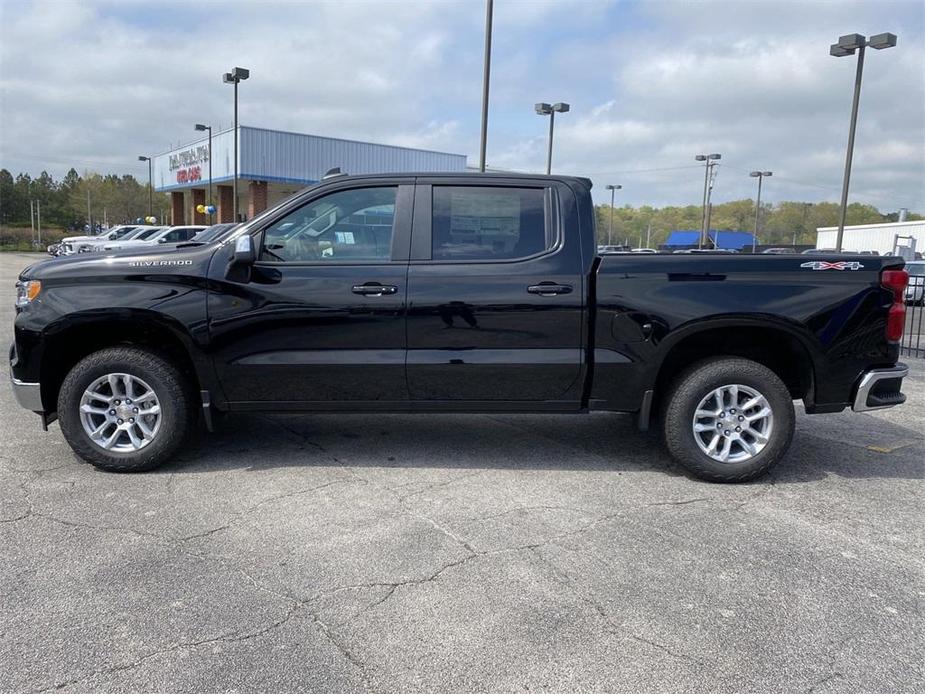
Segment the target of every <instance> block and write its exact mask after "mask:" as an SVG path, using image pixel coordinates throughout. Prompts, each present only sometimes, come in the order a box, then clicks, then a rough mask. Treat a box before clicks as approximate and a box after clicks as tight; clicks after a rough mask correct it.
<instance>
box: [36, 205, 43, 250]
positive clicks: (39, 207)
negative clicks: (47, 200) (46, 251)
mask: <svg viewBox="0 0 925 694" xmlns="http://www.w3.org/2000/svg"><path fill="white" fill-rule="evenodd" d="M35 206H36V208H37V210H36V212H37V216H38V230H39V246H41V245H42V201H41V200H36V201H35Z"/></svg>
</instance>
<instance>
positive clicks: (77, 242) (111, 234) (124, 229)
mask: <svg viewBox="0 0 925 694" xmlns="http://www.w3.org/2000/svg"><path fill="white" fill-rule="evenodd" d="M138 228H139V227H138V226H137V225H130V224H123V225H121V226H116V227H112V228H111V229H108V230H106V231H104V232H102V233H100V234H95V235H92V234H88V235H84V236H66V237H64V238H63V239H61V242H60V243H59V244H58V246H57V248H56V249H55V250H54V253H53V255H73V254H74V253H79V252H80V249H81V248H87V247H89V246H93V245H95V244H98V243H103V242H108V241H115V240H117V239H122V238H126V237H127V236H128V235H129V234H131V233H132V232H133V231H135V230H136V229H138ZM51 252H52V251H51V249H50V248H49V253H51Z"/></svg>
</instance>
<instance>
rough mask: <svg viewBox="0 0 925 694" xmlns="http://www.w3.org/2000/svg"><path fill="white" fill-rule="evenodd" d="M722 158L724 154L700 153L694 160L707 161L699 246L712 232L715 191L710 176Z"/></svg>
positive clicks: (704, 173)
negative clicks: (710, 227) (711, 220)
mask: <svg viewBox="0 0 925 694" xmlns="http://www.w3.org/2000/svg"><path fill="white" fill-rule="evenodd" d="M722 158H723V155H722V154H698V155H696V156H695V157H694V161H702V162H706V163H705V164H704V169H703V215H702V216H701V218H700V220H701V221H700V241H699V243H698V244H697V248H703V244H704V243H705V242H706V238H707V234H709V233H710V229H709V224H710V195H711V193H712V192H713V184H712V183H710V176H711V174H712V173H713V167H714V166H715V165H716V160H718V159H722Z"/></svg>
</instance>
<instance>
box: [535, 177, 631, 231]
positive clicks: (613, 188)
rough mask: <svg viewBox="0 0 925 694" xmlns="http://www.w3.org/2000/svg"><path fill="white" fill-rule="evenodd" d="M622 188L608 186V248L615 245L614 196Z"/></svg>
mask: <svg viewBox="0 0 925 694" xmlns="http://www.w3.org/2000/svg"><path fill="white" fill-rule="evenodd" d="M547 173H548V172H547ZM622 188H623V186H621V185H616V186H615V185H609V184H608V186H607V190H609V191H610V224H609V225H608V227H607V245H608V246H610V245H613V196H614V193H615V192H616V191H618V190H620V189H622Z"/></svg>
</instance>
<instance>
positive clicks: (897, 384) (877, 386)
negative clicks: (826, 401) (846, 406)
mask: <svg viewBox="0 0 925 694" xmlns="http://www.w3.org/2000/svg"><path fill="white" fill-rule="evenodd" d="M908 375H909V368H908V367H907V366H906V365H905V364H897V365H896V366H891V367H889V368H887V369H871V370H870V371H867V372H865V373H864V375H863V376H861V380H860V381H859V382H858V387H857V391H856V392H855V396H854V404H853V405H852V406H851V409H852V410H854V411H855V412H868V411H870V410H884V409H886V408H887V407H895V406H896V405H902V404H903V403H904V402H906V396H905V395H903V394H902V393H901V392H900V388H901V387H902V382H903V379H904V378H905V377H906V376H908Z"/></svg>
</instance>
